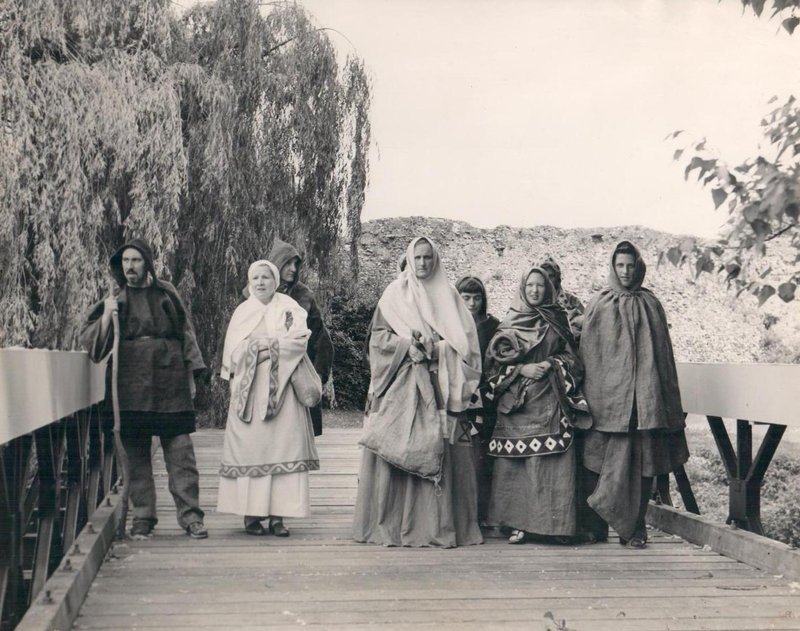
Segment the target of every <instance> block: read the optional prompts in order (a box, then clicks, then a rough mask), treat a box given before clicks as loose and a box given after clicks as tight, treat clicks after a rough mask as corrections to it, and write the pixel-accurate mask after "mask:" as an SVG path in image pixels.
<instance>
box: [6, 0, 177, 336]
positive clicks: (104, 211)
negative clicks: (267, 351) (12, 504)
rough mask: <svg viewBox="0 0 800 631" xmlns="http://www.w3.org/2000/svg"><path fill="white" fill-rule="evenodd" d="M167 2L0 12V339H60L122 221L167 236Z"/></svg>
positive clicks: (169, 240)
mask: <svg viewBox="0 0 800 631" xmlns="http://www.w3.org/2000/svg"><path fill="white" fill-rule="evenodd" d="M168 4H169V2H168V0H142V1H140V2H130V1H129V0H113V1H107V2H87V1H84V2H75V1H71V0H70V1H67V0H63V1H62V0H38V1H37V0H29V1H27V2H14V3H11V4H6V5H5V6H4V9H3V12H2V15H0V28H1V29H2V33H0V41H2V46H0V94H2V110H1V111H0V117H2V124H3V142H2V149H1V150H0V278H1V279H2V288H3V291H2V295H0V336H2V337H0V344H2V345H4V346H5V345H9V344H17V345H25V346H47V347H58V348H69V347H70V346H71V345H72V344H73V343H74V341H75V337H76V329H77V327H78V326H79V323H80V319H81V317H82V315H83V313H84V312H85V310H86V307H87V306H88V305H89V304H90V303H91V302H92V301H93V300H95V299H96V298H97V297H98V287H101V286H104V285H105V278H106V275H105V274H106V273H105V269H104V267H105V266H104V264H103V261H104V260H107V257H108V254H109V249H111V248H113V247H114V246H115V245H116V244H118V243H119V242H120V240H121V239H122V238H123V235H124V233H126V232H133V233H136V234H141V235H142V236H144V237H145V238H147V239H149V240H151V241H152V242H153V244H154V245H155V247H156V249H157V250H158V251H161V252H170V251H172V250H174V249H175V246H176V232H175V227H176V225H177V219H178V215H179V208H180V197H181V195H182V193H183V192H184V191H185V185H186V152H185V150H184V147H183V143H182V138H181V116H180V99H179V98H178V96H179V92H178V90H177V87H176V86H177V84H179V83H180V82H181V80H182V79H181V76H180V74H181V73H180V68H176V67H175V66H174V65H171V64H170V63H169V62H168V55H169V49H170V42H171V28H170V19H169V15H168V13H167V12H166V7H167V6H168Z"/></svg>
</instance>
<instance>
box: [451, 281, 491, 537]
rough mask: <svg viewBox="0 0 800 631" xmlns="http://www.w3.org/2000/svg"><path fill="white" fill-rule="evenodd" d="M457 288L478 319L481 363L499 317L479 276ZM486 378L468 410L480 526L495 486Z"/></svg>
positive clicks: (459, 283) (468, 307)
mask: <svg viewBox="0 0 800 631" xmlns="http://www.w3.org/2000/svg"><path fill="white" fill-rule="evenodd" d="M456 291H457V292H458V293H459V295H460V296H461V299H462V300H463V301H464V304H465V305H466V306H467V310H468V311H469V312H470V313H471V314H472V318H473V320H475V327H476V328H477V330H478V343H479V344H480V347H481V365H483V361H484V360H485V359H486V348H487V347H488V346H489V341H490V340H491V339H492V337H493V336H494V334H495V332H496V331H497V327H498V325H499V324H500V320H498V319H497V318H495V317H494V316H493V315H492V314H490V313H488V300H487V297H486V287H484V285H483V281H481V279H480V278H478V277H477V276H464V277H463V278H461V279H460V280H459V281H458V282H457V283H456ZM485 386H486V384H485V380H481V387H480V389H479V392H478V394H477V396H476V401H475V406H476V407H475V408H474V409H470V410H468V412H467V414H468V417H469V419H470V423H471V427H470V434H471V435H472V456H473V458H474V460H475V475H476V476H477V483H478V521H479V523H480V524H481V526H485V525H486V516H487V513H488V510H489V497H490V495H491V490H492V466H493V464H494V462H493V460H494V459H493V458H490V457H489V454H488V451H489V440H490V439H491V437H492V432H493V431H494V408H493V406H491V405H488V403H489V402H488V401H487V400H486V398H485V393H486V387H485Z"/></svg>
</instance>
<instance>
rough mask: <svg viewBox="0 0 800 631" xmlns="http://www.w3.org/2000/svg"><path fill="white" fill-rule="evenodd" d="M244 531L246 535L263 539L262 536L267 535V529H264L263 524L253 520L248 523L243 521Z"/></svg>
mask: <svg viewBox="0 0 800 631" xmlns="http://www.w3.org/2000/svg"><path fill="white" fill-rule="evenodd" d="M244 531H245V532H246V533H247V534H248V535H253V536H255V537H263V536H264V535H266V534H267V529H266V528H264V524H262V523H261V522H260V521H258V520H253V521H251V522H249V523H248V522H247V520H245V522H244Z"/></svg>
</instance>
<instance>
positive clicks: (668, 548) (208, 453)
mask: <svg viewBox="0 0 800 631" xmlns="http://www.w3.org/2000/svg"><path fill="white" fill-rule="evenodd" d="M222 435H223V434H222V432H221V431H219V430H213V431H209V432H206V431H202V432H198V434H197V435H196V438H195V446H196V452H197V457H198V462H199V465H200V469H201V475H202V476H203V479H202V481H201V501H202V502H203V506H204V508H206V510H207V515H206V524H207V525H208V526H209V527H210V531H211V536H210V537H209V539H207V540H204V541H195V540H192V539H189V538H188V537H186V536H185V534H184V533H183V532H182V531H181V530H180V529H179V527H178V526H177V524H176V523H175V519H174V507H173V506H172V500H171V498H170V495H169V493H168V491H167V479H166V477H165V476H164V475H163V474H159V475H158V477H157V487H158V507H159V511H160V514H161V521H160V522H159V524H158V527H157V529H156V534H155V536H154V537H153V538H151V539H149V540H145V541H128V542H125V543H124V544H121V545H116V546H115V549H114V557H113V558H111V559H109V560H108V561H107V562H106V563H105V564H104V565H103V567H102V568H101V570H100V572H99V573H98V576H97V578H96V580H95V581H94V583H93V585H92V587H91V590H90V593H89V595H88V596H87V599H86V602H85V604H84V607H83V608H82V610H81V613H80V616H79V617H78V618H77V619H76V621H75V627H74V628H76V629H108V630H112V629H134V628H136V629H148V630H149V629H195V630H198V629H199V630H203V629H219V628H224V629H227V628H235V629H237V630H239V629H262V630H263V629H270V630H278V629H290V628H297V627H298V626H313V627H317V628H332V629H352V628H357V629H373V628H374V629H385V628H398V627H401V628H409V629H414V630H421V629H433V628H436V629H458V630H459V631H462V630H464V629H487V628H503V629H517V628H519V629H525V630H526V631H530V630H531V629H539V628H541V629H547V628H548V626H547V624H548V619H546V618H545V617H544V616H545V614H546V612H547V611H551V612H552V613H553V614H554V615H555V617H556V618H564V619H566V620H567V628H569V629H570V630H572V631H587V630H592V631H602V630H604V629H614V630H615V631H620V630H621V631H625V630H628V629H636V631H646V630H647V629H659V630H660V631H663V630H664V629H666V628H669V629H727V630H728V631H734V630H738V629H761V628H793V627H792V625H794V628H796V627H798V626H800V625H798V622H799V621H798V620H797V619H795V618H793V617H792V616H794V615H795V612H800V586H794V585H793V584H792V583H791V581H789V580H787V579H786V578H776V577H775V576H771V575H769V574H766V573H765V572H763V571H759V570H756V569H754V568H752V567H749V566H747V565H744V564H741V563H737V562H736V561H732V560H731V559H728V558H726V557H723V556H720V555H718V554H717V553H715V552H712V551H708V550H703V549H701V548H698V547H696V546H693V545H690V544H687V543H686V542H684V541H683V540H681V539H679V538H677V537H674V536H671V535H664V534H662V533H661V532H660V531H657V530H652V531H651V532H650V533H649V535H650V543H649V545H648V548H647V549H645V550H641V551H637V550H631V549H628V548H624V547H622V546H619V545H618V544H617V543H616V539H615V538H614V537H612V539H611V541H610V542H609V543H606V544H597V545H593V546H589V545H586V546H556V545H547V544H542V543H533V544H527V545H524V546H510V545H508V544H507V543H506V541H505V539H502V538H489V539H487V540H486V542H485V543H484V544H483V545H480V546H470V547H464V548H457V549H452V550H442V549H437V548H387V547H383V546H377V545H369V544H357V543H355V542H353V541H352V540H351V539H350V527H351V520H352V508H353V503H354V501H355V494H356V490H357V489H356V477H357V472H358V466H359V458H358V453H359V450H358V447H357V446H356V445H357V440H358V437H359V436H360V431H358V430H327V431H326V434H324V435H323V436H322V437H321V438H320V439H319V440H318V449H319V453H320V459H321V469H320V471H318V472H314V473H313V474H312V476H311V487H312V493H311V494H312V498H313V500H312V511H313V514H312V516H311V517H309V518H307V519H287V520H286V521H287V524H288V525H289V527H290V528H291V530H292V536H291V537H289V538H288V539H278V538H275V537H262V538H256V537H250V536H247V535H245V534H244V533H243V530H242V525H241V518H239V517H237V516H234V515H226V514H219V513H216V512H215V511H214V510H213V506H215V505H216V492H217V481H216V475H217V466H218V462H219V454H220V451H221V444H222ZM156 463H157V466H158V467H161V466H163V465H161V456H160V452H159V453H158V454H157V457H156ZM787 611H788V612H789V617H787V616H786V612H787ZM621 612H624V615H620V613H621ZM549 628H550V629H552V631H555V629H556V628H557V627H554V626H552V625H550V627H549Z"/></svg>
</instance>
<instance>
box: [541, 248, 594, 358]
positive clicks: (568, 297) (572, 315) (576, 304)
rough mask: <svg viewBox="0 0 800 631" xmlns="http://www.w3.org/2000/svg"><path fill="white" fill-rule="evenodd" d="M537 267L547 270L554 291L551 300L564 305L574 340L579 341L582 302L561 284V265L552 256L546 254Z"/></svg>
mask: <svg viewBox="0 0 800 631" xmlns="http://www.w3.org/2000/svg"><path fill="white" fill-rule="evenodd" d="M539 267H541V268H542V269H543V270H544V271H545V272H547V277H548V278H549V279H550V282H551V283H553V288H554V289H555V291H556V297H555V300H554V301H553V302H555V303H556V304H557V305H561V306H562V307H564V311H566V312H567V319H568V320H569V326H570V328H571V329H572V335H573V336H574V337H575V342H576V343H580V340H581V328H582V327H583V311H584V308H583V303H582V302H581V300H580V298H578V297H577V296H576V295H575V294H571V293H570V292H568V291H567V290H566V289H564V288H563V287H562V286H561V266H560V265H559V264H558V263H557V262H556V260H555V259H554V258H553V257H552V256H548V257H547V258H546V259H545V260H544V261H542V263H541V265H540V266H539Z"/></svg>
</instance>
